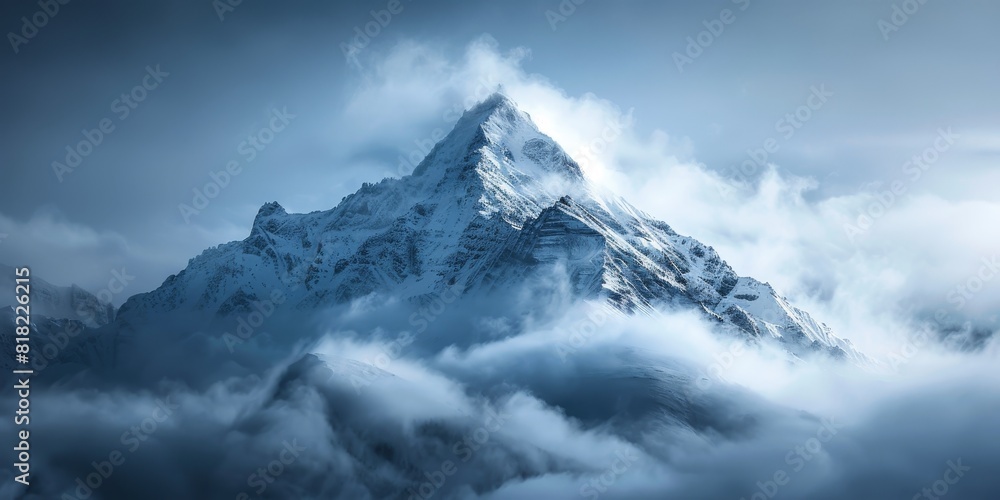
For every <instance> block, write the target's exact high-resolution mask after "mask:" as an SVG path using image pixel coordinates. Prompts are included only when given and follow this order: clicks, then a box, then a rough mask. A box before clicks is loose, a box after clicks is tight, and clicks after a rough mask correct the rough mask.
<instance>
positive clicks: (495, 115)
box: [118, 94, 864, 360]
mask: <svg viewBox="0 0 1000 500" xmlns="http://www.w3.org/2000/svg"><path fill="white" fill-rule="evenodd" d="M552 269H558V270H560V272H561V274H562V275H563V276H564V279H565V281H566V282H567V283H568V286H569V290H570V292H569V293H571V294H572V295H574V296H575V297H578V298H587V299H604V300H606V301H607V302H608V303H609V304H610V305H612V306H613V307H616V308H618V309H620V310H622V311H625V312H640V313H642V312H650V311H652V310H653V309H655V308H658V307H665V306H669V307H682V308H695V309H697V310H700V311H702V312H703V313H704V314H705V315H706V316H707V317H709V318H711V319H713V320H715V321H717V322H718V323H719V324H720V325H721V326H722V328H723V329H727V330H730V331H732V332H735V333H738V334H740V335H744V336H746V337H748V338H752V339H757V338H770V339H775V340H777V341H779V342H781V343H783V344H784V345H785V347H786V348H787V349H788V350H789V351H791V352H793V353H796V354H798V353H804V352H809V351H813V350H822V351H827V352H829V353H832V354H834V355H836V356H846V357H849V358H851V359H854V360H862V359H864V358H863V355H861V354H860V353H858V352H857V351H856V350H855V349H854V348H853V347H852V346H851V344H850V342H848V341H845V340H842V339H839V338H837V337H835V336H834V335H832V333H831V332H830V330H829V328H827V327H826V326H825V325H822V324H820V323H818V322H816V321H815V320H813V319H812V318H811V317H809V315H808V314H807V313H805V312H804V311H801V310H799V309H796V308H794V307H792V306H791V305H790V304H788V302H787V301H786V300H785V299H783V298H782V297H780V296H779V295H778V294H777V293H776V292H775V291H774V289H773V288H771V287H770V286H769V285H767V284H765V283H761V282H758V281H756V280H754V279H752V278H746V277H740V276H737V275H736V274H735V273H734V272H733V270H732V269H731V268H730V267H729V266H728V265H727V264H726V263H725V262H724V261H723V260H722V259H721V258H720V257H719V255H718V254H717V253H716V252H715V251H714V250H713V249H712V248H711V247H708V246H705V245H703V244H701V243H700V242H698V241H696V240H694V239H692V238H689V237H686V236H682V235H679V234H677V233H676V232H674V231H673V230H672V229H671V228H670V227H669V226H668V225H667V224H665V223H663V222H659V221H656V220H653V219H652V218H650V217H649V216H647V215H645V214H643V213H642V212H641V211H639V210H637V209H636V208H635V207H632V206H631V205H630V204H628V203H627V202H626V201H625V200H622V199H620V198H617V197H612V196H606V195H603V194H600V193H598V192H597V190H595V189H594V187H593V186H592V185H591V184H590V183H589V182H588V181H587V180H586V179H585V177H584V175H583V173H582V171H581V169H580V167H579V165H578V164H577V163H576V162H574V161H573V160H572V159H571V158H570V157H569V156H568V155H567V154H566V153H565V151H563V149H562V148H561V147H560V146H559V145H558V144H556V143H555V142H554V141H553V140H552V139H551V138H549V137H548V136H546V135H545V134H543V133H542V132H540V131H539V130H538V129H537V128H536V127H535V125H534V124H533V123H532V121H531V119H530V117H529V116H528V115H527V114H526V113H524V112H522V111H520V110H519V109H517V107H516V105H515V104H514V103H513V102H512V101H510V99H508V98H507V97H505V96H503V95H501V94H495V95H493V96H491V97H490V98H488V99H487V100H486V101H484V102H482V103H480V104H479V105H477V106H475V107H474V108H472V109H470V110H469V111H467V112H466V113H465V114H464V115H463V116H462V118H461V119H460V120H459V121H458V123H457V124H456V125H455V127H454V129H453V130H452V131H451V132H450V133H449V135H448V136H447V137H445V138H444V139H443V140H442V141H441V142H440V143H438V144H437V145H436V146H435V147H434V148H433V149H432V150H431V152H430V153H429V154H428V155H427V157H426V158H425V159H424V160H423V161H422V162H421V163H420V165H418V166H417V168H416V169H415V170H414V172H413V174H412V175H409V176H406V177H403V178H399V179H396V178H390V179H385V180H383V181H381V182H379V183H376V184H367V183H366V184H365V185H363V186H362V187H361V189H360V190H358V191H357V192H356V193H354V194H352V195H350V196H347V197H345V198H344V199H343V200H342V201H341V203H340V204H339V205H337V206H336V207H335V208H333V209H331V210H327V211H321V212H313V213H309V214H288V213H286V212H285V210H284V209H283V208H282V207H281V206H280V205H278V204H277V203H268V204H265V205H264V206H262V207H261V209H260V210H259V212H258V214H257V216H256V218H255V220H254V222H253V227H252V229H251V232H250V235H249V236H248V237H247V238H246V239H245V240H243V241H236V242H231V243H227V244H224V245H220V246H218V247H215V248H212V249H209V250H206V251H205V252H203V253H202V254H201V255H199V256H198V257H196V258H194V259H192V260H191V261H190V262H189V264H188V266H187V268H185V269H184V270H183V271H181V272H180V273H178V274H177V275H173V276H170V277H169V278H167V280H166V281H165V282H164V283H163V285H161V286H160V287H159V288H158V289H156V290H154V291H152V292H149V293H145V294H140V295H136V296H134V297H131V298H130V299H129V300H128V301H127V302H126V303H125V304H124V305H123V306H122V307H121V310H120V311H119V314H118V317H119V319H118V321H119V323H121V324H123V325H130V324H131V325H135V324H141V323H143V322H145V321H151V320H152V318H154V317H156V316H158V315H164V314H176V313H178V312H183V313H185V314H201V315H204V316H222V317H227V316H232V315H236V314H241V313H245V312H248V311H250V310H252V308H253V304H254V303H255V302H257V301H263V300H267V299H268V297H271V296H273V294H274V293H275V292H276V291H277V292H278V293H280V295H281V296H282V298H283V301H282V302H283V303H284V304H286V305H287V306H290V307H294V308H298V309H300V310H303V311H309V310H315V309H319V308H322V307H324V306H330V305H335V304H341V303H345V302H348V301H350V300H353V299H357V298H360V297H364V296H366V295H368V294H371V293H375V292H378V293H387V294H392V295H395V296H399V297H402V298H404V299H408V300H412V301H418V302H419V301H420V300H422V299H425V298H427V297H431V296H433V295H434V294H438V293H441V291H443V290H444V289H446V288H453V287H458V288H459V289H460V290H462V291H463V293H464V294H466V295H474V294H483V293H491V292H502V291H503V290H506V289H510V288H511V287H516V286H519V285H522V284H524V283H525V282H526V280H529V279H531V278H532V277H536V276H538V275H539V274H540V273H543V272H546V271H549V270H552Z"/></svg>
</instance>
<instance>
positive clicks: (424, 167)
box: [413, 89, 583, 199]
mask: <svg viewBox="0 0 1000 500" xmlns="http://www.w3.org/2000/svg"><path fill="white" fill-rule="evenodd" d="M445 171H451V172H452V173H453V174H454V175H455V176H458V177H461V178H462V179H471V178H472V177H471V176H469V175H468V174H469V173H472V172H478V175H480V176H481V175H490V176H494V181H497V180H499V178H501V177H502V178H503V179H505V180H504V181H503V183H504V184H512V185H523V183H524V182H526V181H528V180H529V179H533V180H534V181H541V180H542V179H543V178H549V177H551V176H553V175H556V176H558V177H561V178H562V179H563V180H564V181H569V182H571V183H579V182H582V181H583V172H582V170H581V169H580V166H579V165H578V164H577V163H576V162H575V161H573V159H572V158H570V157H569V155H568V154H566V152H565V151H564V150H563V149H562V148H561V147H560V146H559V145H558V144H557V143H556V142H555V141H554V140H553V139H552V138H551V137H549V136H548V135H545V134H544V133H542V132H541V131H540V130H539V129H538V127H537V126H536V125H535V123H534V122H533V121H532V120H531V116H530V115H529V114H528V113H526V112H524V111H522V110H521V109H520V108H519V107H518V105H517V104H516V103H515V102H514V101H513V100H512V99H511V98H510V97H508V96H507V95H506V94H504V93H503V91H502V89H501V90H498V91H497V92H494V93H493V94H491V95H490V96H489V97H487V98H486V99H484V100H483V101H481V102H479V103H478V104H476V105H474V106H472V107H471V108H469V109H468V110H467V111H466V112H465V113H464V114H463V115H462V117H461V118H460V119H459V120H458V122H457V123H455V126H454V128H453V129H452V130H451V132H450V133H449V134H448V135H447V136H446V137H445V138H444V139H443V140H441V142H439V143H438V144H437V145H435V147H434V148H433V149H432V150H431V152H430V153H429V154H428V155H427V157H426V158H424V160H423V161H422V162H421V164H420V165H418V166H417V168H416V169H415V170H414V172H413V174H414V175H415V176H423V175H424V174H425V173H427V172H436V173H438V175H444V176H447V175H448V174H445ZM557 198H558V196H557V197H556V198H554V199H557Z"/></svg>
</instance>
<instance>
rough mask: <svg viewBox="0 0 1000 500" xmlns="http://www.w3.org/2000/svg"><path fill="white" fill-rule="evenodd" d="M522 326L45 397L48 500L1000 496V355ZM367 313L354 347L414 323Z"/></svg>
mask: <svg viewBox="0 0 1000 500" xmlns="http://www.w3.org/2000/svg"><path fill="white" fill-rule="evenodd" d="M498 300H500V299H498ZM501 302H502V300H501ZM500 305H501V306H503V307H501V308H497V309H492V310H490V309H486V308H485V307H483V306H482V304H479V305H477V304H475V303H473V302H468V303H466V302H455V303H452V304H450V305H449V306H448V307H446V308H445V310H444V311H442V313H441V314H440V315H438V316H435V317H434V318H433V319H432V320H431V321H428V322H427V323H426V325H425V324H424V323H420V322H417V323H416V326H413V327H411V328H408V329H406V330H386V329H370V330H362V331H358V330H353V329H349V330H345V329H334V330H326V331H325V333H323V334H322V335H321V336H318V337H317V338H316V340H315V342H313V343H311V344H310V346H309V347H308V348H305V349H304V351H305V352H307V353H312V354H306V355H304V356H303V355H302V354H293V355H291V356H288V357H285V358H284V359H286V361H284V362H281V363H280V364H279V365H277V366H274V367H273V368H270V369H267V370H264V371H263V372H261V373H259V374H249V375H242V376H234V377H230V378H225V379H222V380H218V381H215V382H211V381H210V380H204V381H203V382H209V383H207V384H206V385H205V387H204V388H202V389H194V388H192V387H190V386H187V385H184V384H178V383H161V384H155V385H150V386H149V387H148V388H147V389H128V388H127V387H126V385H122V384H119V383H115V382H113V381H112V380H111V379H109V378H107V377H105V378H103V379H102V380H103V382H102V384H104V386H103V387H104V388H103V389H100V390H98V389H95V388H93V382H92V381H87V382H85V383H81V382H79V381H78V382H72V381H64V382H63V383H62V384H60V385H59V386H52V387H45V388H43V389H40V390H38V392H37V395H36V396H35V398H34V400H33V403H34V406H33V408H34V409H35V412H33V415H35V416H33V421H32V429H33V432H36V435H37V437H36V438H35V440H34V442H33V446H34V447H35V449H36V452H35V455H34V460H35V462H34V467H35V469H34V470H36V471H39V472H37V476H35V477H34V481H33V482H34V483H35V486H33V488H32V489H31V490H30V491H31V493H30V494H29V495H28V496H27V497H26V498H57V497H58V496H59V495H62V494H70V495H72V494H73V492H74V491H75V490H76V488H80V490H79V492H78V493H85V492H86V491H87V488H90V489H93V491H94V493H93V496H91V497H90V498H139V497H142V498H223V497H229V498H242V497H239V496H238V494H239V493H241V492H245V493H247V494H248V495H249V498H256V497H257V496H256V495H260V496H262V497H264V498H293V497H294V498H331V497H332V498H411V495H412V494H413V493H414V492H416V493H417V494H418V495H420V494H424V496H425V497H426V496H428V495H427V494H428V493H430V492H433V493H434V498H526V497H527V498H541V497H546V498H577V497H580V496H583V497H584V498H663V497H664V495H666V496H677V497H683V498H727V497H728V498H748V499H749V498H763V497H760V496H758V497H753V495H754V494H757V493H758V491H763V492H764V493H765V494H766V492H767V491H772V490H775V489H777V490H779V491H780V494H781V495H782V496H789V497H796V498H831V499H833V498H897V497H898V498H910V497H913V496H914V495H917V494H920V493H921V490H922V488H925V487H927V488H933V487H934V483H935V482H936V481H939V480H942V481H943V480H944V478H946V477H947V478H948V479H955V478H956V477H958V476H956V475H955V474H956V473H949V474H948V475H947V476H945V473H946V471H947V470H949V467H950V465H949V464H960V465H961V466H963V467H971V469H968V470H965V469H961V471H962V475H961V477H960V478H959V479H958V481H957V482H955V483H954V484H950V483H940V484H947V485H948V486H947V487H948V489H949V491H950V492H951V493H950V494H951V495H954V496H955V497H960V498H988V497H987V496H986V495H987V492H988V491H991V488H992V489H995V488H996V487H997V484H996V482H995V478H994V477H993V476H992V474H990V473H989V471H991V470H993V468H995V467H997V466H998V465H1000V456H998V455H997V454H996V452H995V449H994V447H993V445H992V443H995V442H996V439H998V438H1000V435H998V432H997V430H996V428H995V426H993V425H992V423H991V422H990V421H989V420H988V419H986V418H984V416H985V415H988V414H989V412H990V411H991V409H992V408H996V407H997V405H998V404H1000V386H998V385H997V383H996V377H992V376H991V373H992V370H993V366H995V363H996V360H997V355H998V348H997V346H996V344H995V342H994V343H991V344H990V345H988V346H987V348H986V349H984V350H983V351H981V352H978V353H966V354H958V353H954V352H952V351H949V350H947V349H944V348H941V347H935V346H934V345H926V346H925V347H924V350H923V351H922V352H921V353H920V355H919V356H913V357H912V358H910V359H909V360H908V362H907V363H905V364H901V365H899V367H898V368H899V369H898V371H896V372H892V371H885V370H881V371H872V370H870V369H869V370H866V369H861V368H858V367H854V366H847V365H843V364H840V363H835V362H831V361H829V360H824V359H811V360H806V361H805V362H797V363H792V362H790V360H789V359H788V358H787V357H786V356H785V355H783V354H782V353H780V352H777V351H774V350H772V349H769V348H767V347H766V346H765V347H761V346H749V345H746V344H744V343H742V342H735V341H734V340H733V339H731V338H728V337H720V336H718V335H717V334H713V333H712V332H711V330H710V327H709V325H707V324H705V323H703V322H702V320H701V319H699V318H697V317H696V316H694V315H693V314H691V313H685V312H667V313H664V314H662V315H659V316H657V317H655V318H654V317H620V316H618V315H615V314H612V313H609V312H608V311H606V310H604V309H601V308H599V307H596V306H595V305H593V304H590V305H588V304H571V305H567V306H563V307H556V306H551V305H550V306H549V307H548V312H547V314H544V315H538V316H535V315H531V316H529V317H527V318H524V317H522V319H521V321H520V322H518V321H514V320H515V318H516V317H517V316H518V314H514V313H512V312H511V311H514V310H515V309H514V307H516V304H514V303H507V304H500ZM502 310H506V311H508V314H506V315H505V314H503V313H502V312H501V311H502ZM356 311H360V312H356V314H357V316H356V317H355V320H354V326H359V325H362V324H364V323H365V322H366V321H370V319H371V318H374V317H381V318H383V319H385V320H386V323H389V324H392V323H395V322H399V321H403V319H404V318H406V317H408V316H409V314H407V312H408V311H406V310H404V308H399V307H395V308H378V307H374V308H373V307H371V306H370V305H369V306H364V307H361V306H357V307H356ZM341 316H343V317H346V316H348V315H347V314H343V315H341ZM365 316H367V317H365ZM463 321H465V322H467V324H468V325H475V324H480V325H481V326H480V327H479V328H478V330H477V331H476V332H468V331H467V330H463V329H459V328H456V326H457V325H458V324H459V323H461V322H463ZM346 323H350V322H346ZM518 323H519V324H520V326H518V325H517V324H518ZM503 324H506V325H507V326H504V327H498V325H503ZM424 326H426V327H425V328H424V329H423V330H421V328H420V327H424ZM471 328H473V329H475V328H476V327H474V326H473V327H471ZM466 333H471V334H473V335H478V336H479V337H480V338H481V339H482V340H480V341H478V342H475V343H471V344H470V343H469V342H467V341H463V337H465V336H466ZM491 333H492V334H493V338H489V337H490V334H491ZM218 334H219V332H216V333H214V334H212V335H218ZM197 335H199V336H200V335H209V334H208V333H204V332H203V333H201V334H197ZM373 338H378V339H380V341H377V342H373V341H372V340H371V339H373ZM442 344H453V346H452V347H448V348H445V349H443V350H441V349H440V348H439V347H437V346H440V345H442ZM136 347H137V350H136V353H142V352H147V353H148V352H156V350H155V349H150V346H143V347H140V346H136ZM271 349H272V350H271V351H270V352H269V355H270V356H272V358H274V359H279V358H281V357H282V356H284V354H283V353H287V352H288V349H287V346H284V347H277V346H272V347H271ZM299 352H302V350H301V349H300V350H299ZM136 355H138V354H136ZM146 356H148V357H150V359H152V358H154V357H156V358H161V359H160V361H164V359H162V358H163V357H164V356H167V357H169V358H170V359H169V361H172V362H175V363H177V364H179V365H185V363H187V362H188V361H191V362H192V363H190V364H188V365H186V366H187V367H188V369H190V370H203V371H202V372H201V373H202V375H204V378H209V377H217V376H218V375H217V374H215V373H213V372H212V371H211V370H209V369H207V368H200V367H208V366H209V363H208V361H215V362H216V363H223V362H225V361H226V359H225V357H224V356H222V353H215V354H209V353H197V352H188V353H182V352H179V351H175V352H169V351H167V352H164V351H161V352H159V353H157V354H156V355H153V354H146ZM198 358H204V359H198ZM190 375H194V376H195V378H197V376H198V375H199V374H198V373H194V374H190ZM118 376H121V377H129V376H131V374H128V373H122V372H118ZM8 403H9V401H8ZM84 422H85V423H86V424H85V428H86V430H87V431H86V432H84V433H81V432H80V430H81V428H82V427H81V425H83V423H84ZM5 425H7V424H5ZM10 434H11V433H9V432H5V433H3V435H4V436H5V437H6V436H8V435H10ZM5 444H6V443H5ZM116 462H117V463H116ZM94 464H96V468H97V470H96V471H95V465H94ZM109 464H110V465H109ZM268 467H270V472H268ZM100 470H103V471H105V472H106V473H107V472H111V474H110V475H109V477H107V478H106V479H105V478H103V477H100V476H99V474H100ZM95 474H96V475H95ZM255 474H256V475H255ZM88 476H89V478H88ZM77 478H79V479H81V481H84V483H82V484H85V482H86V481H88V480H90V481H91V486H89V487H87V488H84V487H82V486H80V485H79V484H81V483H76V479H77ZM779 483H782V484H779ZM7 484H10V483H9V482H8V483H7ZM98 484H99V486H98ZM940 484H939V485H938V487H939V488H940V487H941V486H940ZM95 486H96V487H95ZM421 488H423V490H422V491H421ZM8 491H10V490H9V487H8ZM83 497H84V495H82V494H78V496H77V497H72V496H70V497H69V498H83ZM416 498H420V496H417V497H416Z"/></svg>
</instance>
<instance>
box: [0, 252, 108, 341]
mask: <svg viewBox="0 0 1000 500" xmlns="http://www.w3.org/2000/svg"><path fill="white" fill-rule="evenodd" d="M30 286H31V289H30V296H31V312H32V315H33V316H45V317H46V318H49V319H53V320H73V321H80V322H82V323H83V324H84V325H86V326H88V327H91V328H96V327H99V326H103V325H106V324H108V323H111V321H113V320H114V319H115V307H114V306H113V305H111V304H109V303H107V302H104V301H102V300H101V299H99V298H97V296H96V295H94V294H92V293H90V292H88V291H86V290H84V289H83V288H80V287H78V286H76V285H70V286H58V285H53V284H52V283H49V282H48V281H45V280H44V279H42V278H39V277H37V276H34V275H32V276H31V282H30ZM0 287H3V289H4V290H10V292H9V293H5V294H3V298H2V299H0V306H2V307H5V308H6V307H8V306H10V307H13V306H15V305H17V301H16V300H14V299H15V295H14V268H13V267H11V266H8V265H5V264H0Z"/></svg>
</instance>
